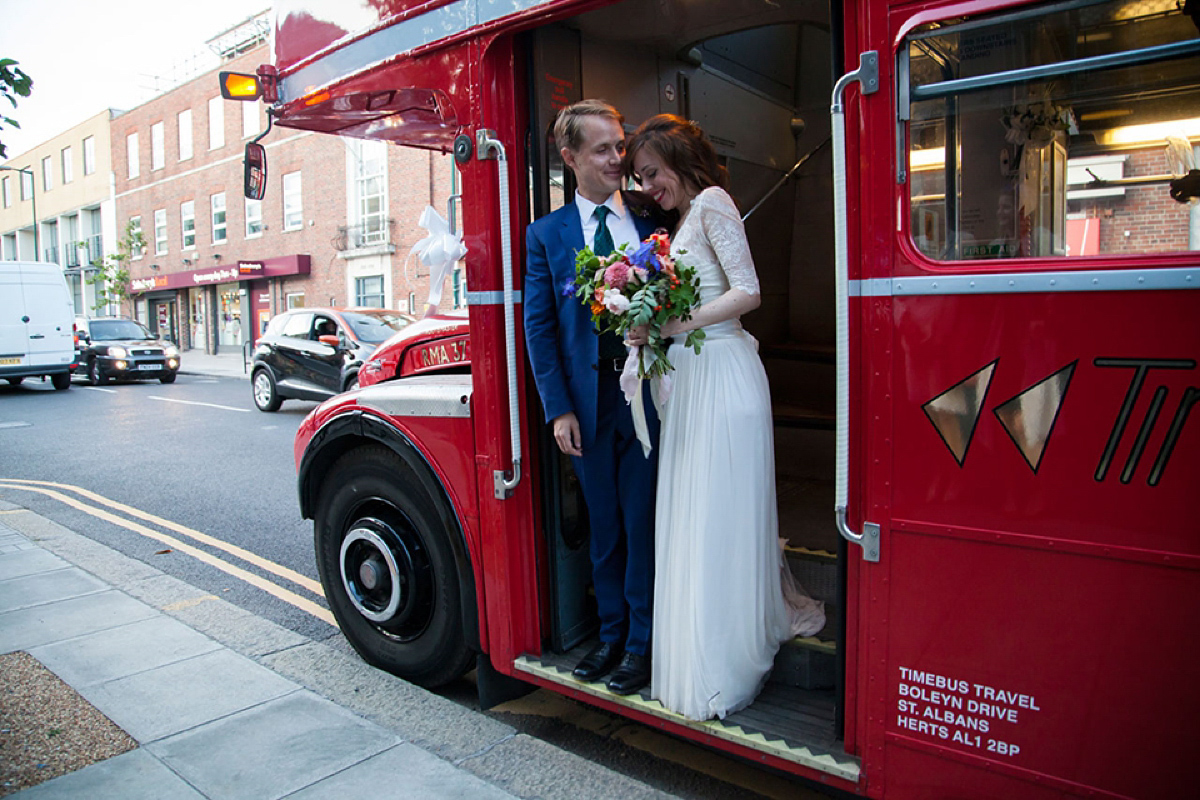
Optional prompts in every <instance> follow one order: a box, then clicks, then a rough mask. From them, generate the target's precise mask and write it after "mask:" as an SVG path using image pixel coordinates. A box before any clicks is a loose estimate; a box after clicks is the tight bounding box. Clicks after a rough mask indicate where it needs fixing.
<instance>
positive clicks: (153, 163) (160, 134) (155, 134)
mask: <svg viewBox="0 0 1200 800" xmlns="http://www.w3.org/2000/svg"><path fill="white" fill-rule="evenodd" d="M165 136H166V133H165V129H164V128H163V123H161V122H156V123H154V124H153V125H151V126H150V169H151V170H156V169H162V168H163V165H164V164H166V163H167V143H166V139H165V138H164V137H165Z"/></svg>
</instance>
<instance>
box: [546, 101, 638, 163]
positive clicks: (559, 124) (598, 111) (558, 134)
mask: <svg viewBox="0 0 1200 800" xmlns="http://www.w3.org/2000/svg"><path fill="white" fill-rule="evenodd" d="M584 117H608V118H609V119H612V120H615V121H616V123H617V124H618V125H622V126H623V125H624V124H625V118H624V117H623V116H621V112H620V111H617V110H616V109H615V108H613V107H612V106H610V105H609V104H608V103H606V102H604V101H603V100H580V101H579V102H578V103H572V104H571V105H569V106H567V107H566V108H564V109H563V110H562V111H559V112H558V117H557V118H556V119H555V120H554V142H555V144H557V145H558V148H559V149H560V150H561V149H563V148H564V147H565V148H566V149H568V150H570V151H572V152H575V151H578V150H579V148H580V147H581V146H582V145H583V125H582V124H580V123H581V120H582V119H583V118H584Z"/></svg>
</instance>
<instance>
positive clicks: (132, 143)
mask: <svg viewBox="0 0 1200 800" xmlns="http://www.w3.org/2000/svg"><path fill="white" fill-rule="evenodd" d="M125 161H126V163H127V164H128V165H129V179H130V180H133V179H134V178H136V177H137V176H138V175H141V174H142V161H141V158H140V156H139V153H138V135H137V133H136V132H134V133H131V134H129V135H128V136H126V137H125Z"/></svg>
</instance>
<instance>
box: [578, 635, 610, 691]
mask: <svg viewBox="0 0 1200 800" xmlns="http://www.w3.org/2000/svg"><path fill="white" fill-rule="evenodd" d="M620 658H621V646H620V645H618V644H616V643H615V642H601V643H600V644H598V645H596V646H595V647H593V648H592V649H591V650H590V651H588V654H587V655H586V656H584V657H583V658H581V659H580V660H579V665H578V666H576V667H575V671H574V672H572V673H571V674H572V675H574V676H575V677H576V678H578V679H579V680H581V681H586V682H588V683H591V682H592V681H596V680H599V679H601V678H603V677H604V676H605V675H607V674H608V673H610V672H612V668H613V667H615V666H616V665H617V661H619V660H620Z"/></svg>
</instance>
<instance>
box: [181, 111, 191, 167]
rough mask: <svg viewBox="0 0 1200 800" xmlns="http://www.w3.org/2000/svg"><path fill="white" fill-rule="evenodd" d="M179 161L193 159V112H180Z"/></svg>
mask: <svg viewBox="0 0 1200 800" xmlns="http://www.w3.org/2000/svg"><path fill="white" fill-rule="evenodd" d="M178 120H179V160H180V161H187V160H188V159H189V158H191V157H192V110H191V109H190V108H189V109H185V110H184V111H180V112H179V116H178Z"/></svg>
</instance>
